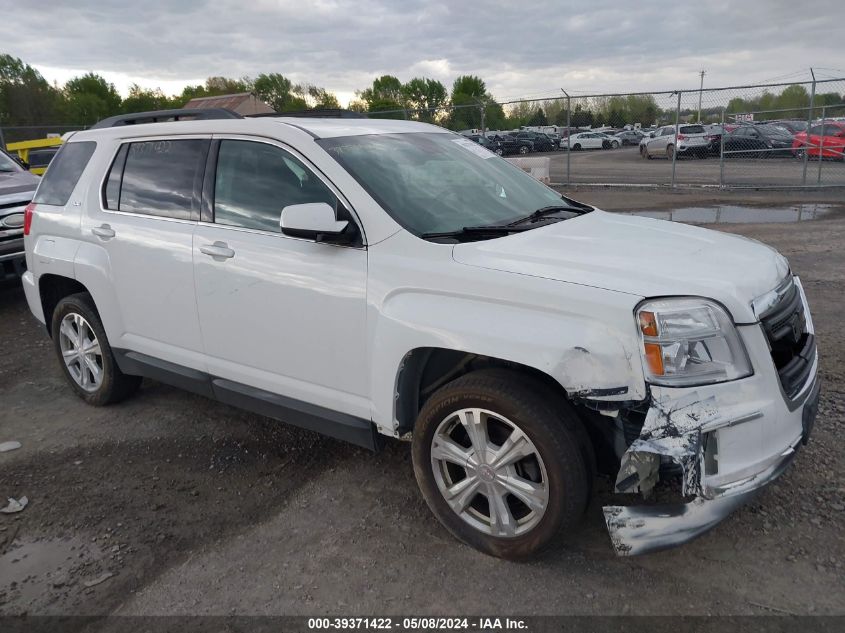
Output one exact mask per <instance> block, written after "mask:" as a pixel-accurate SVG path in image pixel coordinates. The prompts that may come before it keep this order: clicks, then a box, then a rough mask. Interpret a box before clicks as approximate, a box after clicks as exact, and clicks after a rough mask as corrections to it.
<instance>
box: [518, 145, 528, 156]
mask: <svg viewBox="0 0 845 633" xmlns="http://www.w3.org/2000/svg"><path fill="white" fill-rule="evenodd" d="M528 151H529V150H528V146H527V145H520V146H519V153H520V154H527V153H528Z"/></svg>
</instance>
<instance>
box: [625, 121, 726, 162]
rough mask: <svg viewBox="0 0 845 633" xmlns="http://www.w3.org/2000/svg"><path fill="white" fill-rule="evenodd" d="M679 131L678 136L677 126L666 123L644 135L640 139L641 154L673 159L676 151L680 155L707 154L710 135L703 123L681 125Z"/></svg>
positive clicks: (701, 155) (644, 156) (648, 156)
mask: <svg viewBox="0 0 845 633" xmlns="http://www.w3.org/2000/svg"><path fill="white" fill-rule="evenodd" d="M677 132H678V133H677V137H676V135H675V126H674V125H666V126H663V127H661V128H658V129H657V130H655V131H654V132H651V133H649V134H648V135H647V136H644V137H643V138H642V140H641V141H640V156H642V157H643V158H648V159H652V158H654V157H655V156H665V157H666V158H668V159H669V160H672V159H673V156H674V154H675V153H676V152H677V155H678V156H684V155H696V156H699V157H704V156H706V155H707V146H708V144H709V143H710V137H709V135H708V134H707V131H706V130H705V129H704V126H703V125H698V124H695V125H681V126H679V127H678V131H677Z"/></svg>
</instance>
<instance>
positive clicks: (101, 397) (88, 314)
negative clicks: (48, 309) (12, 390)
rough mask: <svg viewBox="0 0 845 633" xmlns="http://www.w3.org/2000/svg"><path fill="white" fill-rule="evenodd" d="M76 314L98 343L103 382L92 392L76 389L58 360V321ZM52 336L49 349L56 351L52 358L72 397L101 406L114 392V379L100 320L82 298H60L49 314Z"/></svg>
mask: <svg viewBox="0 0 845 633" xmlns="http://www.w3.org/2000/svg"><path fill="white" fill-rule="evenodd" d="M71 313H76V314H79V315H80V316H82V317H83V318H84V319H85V320H86V321H87V322H88V325H89V326H91V329H92V330H93V331H94V334H95V335H96V337H97V342H98V343H99V344H100V352H101V354H102V359H103V382H102V383H101V384H100V388H99V389H97V390H96V391H85V390H84V389H83V388H82V387H80V386H79V385H78V384H77V383H76V381H75V380H74V379H73V377H72V376H71V375H70V371H68V368H67V365H65V362H64V358H63V357H62V348H61V343H60V342H59V328H60V327H61V323H62V319H64V318H65V317H66V316H67V315H68V314H71ZM51 332H52V333H53V348H54V349H55V351H56V356H57V357H58V359H59V365H60V366H61V368H62V372H63V373H64V376H65V379H66V380H67V382H68V383H69V384H70V386H71V388H73V390H74V391H75V392H76V394H77V395H78V396H79V397H80V398H82V399H83V400H85V401H86V402H87V403H89V404H93V405H102V404H106V403H107V402H108V401H109V400H110V396H111V394H112V392H113V391H114V388H115V385H114V382H115V378H116V370H117V367H116V363H115V360H114V356H113V355H112V351H111V345H109V341H108V338H107V337H106V331H105V329H103V324H102V323H101V322H100V317H99V315H98V314H97V312H96V311H95V310H94V308H93V307H92V306H91V304H90V303H89V302H88V301H87V300H86V299H85V297H83V296H82V295H71V296H69V297H65V298H64V299H62V300H61V301H60V302H59V304H58V305H57V306H56V309H55V310H54V311H53V321H52V329H51Z"/></svg>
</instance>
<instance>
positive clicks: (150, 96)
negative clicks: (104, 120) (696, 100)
mask: <svg viewBox="0 0 845 633" xmlns="http://www.w3.org/2000/svg"><path fill="white" fill-rule="evenodd" d="M179 107H181V103H180V102H179V98H178V97H174V98H173V99H170V98H169V97H168V96H167V95H165V94H164V93H163V92H162V91H161V89H160V88H156V89H155V90H145V89H144V88H141V86H139V85H138V84H132V86H130V88H129V96H128V97H126V98H125V99H124V100H123V102H122V103H121V104H120V110H121V112H123V113H125V114H131V113H132V112H148V111H150V110H168V109H170V108H179Z"/></svg>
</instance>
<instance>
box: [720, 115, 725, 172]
mask: <svg viewBox="0 0 845 633" xmlns="http://www.w3.org/2000/svg"><path fill="white" fill-rule="evenodd" d="M724 188H725V108H722V133H721V134H720V135H719V189H724Z"/></svg>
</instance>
